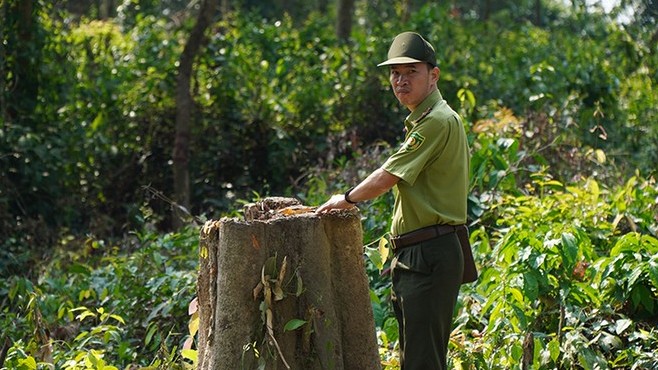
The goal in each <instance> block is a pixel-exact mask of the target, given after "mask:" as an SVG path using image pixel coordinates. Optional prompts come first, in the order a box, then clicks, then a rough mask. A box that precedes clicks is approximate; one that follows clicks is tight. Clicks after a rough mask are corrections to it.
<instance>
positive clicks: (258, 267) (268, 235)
mask: <svg viewBox="0 0 658 370" xmlns="http://www.w3.org/2000/svg"><path fill="white" fill-rule="evenodd" d="M244 213H245V220H239V219H235V218H232V219H229V218H223V219H221V220H219V221H209V222H207V223H206V225H205V226H204V227H203V230H202V231H201V241H200V250H199V252H200V270H199V278H198V286H197V289H198V301H199V332H198V333H199V342H198V344H199V351H198V356H199V357H198V361H199V362H198V364H199V367H198V368H199V369H201V370H211V369H212V370H215V369H222V370H224V369H225V370H236V369H257V368H259V365H262V364H263V363H264V364H265V367H264V368H265V369H286V368H289V369H293V370H315V369H318V370H319V369H322V370H325V369H337V370H339V369H346V370H370V369H379V368H380V367H381V366H380V361H379V355H378V346H377V340H376V334H375V325H374V319H373V314H372V307H371V304H370V298H369V297H370V296H369V290H368V281H367V278H366V275H365V269H364V262H363V246H362V229H361V221H360V217H359V213H358V211H357V210H351V211H340V212H332V213H330V214H324V215H317V214H315V213H314V212H312V210H311V209H310V208H309V207H304V206H302V205H300V204H299V201H297V200H295V199H291V198H267V199H265V200H264V201H262V202H259V203H256V204H251V205H247V206H245V210H244ZM268 310H269V311H268ZM298 320H299V321H298ZM286 325H288V328H287V330H284V328H285V327H286Z"/></svg>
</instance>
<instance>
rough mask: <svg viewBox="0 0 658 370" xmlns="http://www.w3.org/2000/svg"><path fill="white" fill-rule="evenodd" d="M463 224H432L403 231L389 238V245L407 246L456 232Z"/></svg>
mask: <svg viewBox="0 0 658 370" xmlns="http://www.w3.org/2000/svg"><path fill="white" fill-rule="evenodd" d="M462 227H464V225H463V224H462V225H432V226H427V227H423V228H420V229H418V230H414V231H410V232H408V233H404V234H402V235H400V236H396V237H392V238H391V245H392V246H393V250H397V249H400V248H404V247H408V246H410V245H414V244H418V243H421V242H424V241H426V240H430V239H434V238H438V237H439V236H441V235H446V234H450V233H454V232H456V231H457V230H458V229H459V228H462Z"/></svg>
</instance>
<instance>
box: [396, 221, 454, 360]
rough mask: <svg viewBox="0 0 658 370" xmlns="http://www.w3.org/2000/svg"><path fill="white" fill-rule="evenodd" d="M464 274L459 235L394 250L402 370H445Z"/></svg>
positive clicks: (442, 237) (441, 237)
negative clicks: (453, 320) (455, 310)
mask: <svg viewBox="0 0 658 370" xmlns="http://www.w3.org/2000/svg"><path fill="white" fill-rule="evenodd" d="M463 271H464V256H463V255H462V250H461V246H460V245H459V239H458V238H457V234H455V233H450V234H446V235H443V236H440V237H438V238H435V239H432V240H428V241H425V242H422V243H420V244H417V245H412V246H409V247H406V248H402V249H400V250H398V251H396V254H395V257H394V258H393V262H392V274H393V292H392V301H393V309H394V311H395V317H396V319H397V321H398V327H399V329H400V361H401V370H445V369H446V368H447V367H446V363H447V354H448V341H449V340H450V333H451V331H452V318H453V312H454V309H455V304H456V302H457V295H458V294H459V287H460V286H461V282H462V274H463Z"/></svg>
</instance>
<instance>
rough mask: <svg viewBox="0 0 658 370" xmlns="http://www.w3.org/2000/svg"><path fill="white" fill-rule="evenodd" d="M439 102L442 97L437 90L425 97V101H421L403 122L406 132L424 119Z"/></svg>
mask: <svg viewBox="0 0 658 370" xmlns="http://www.w3.org/2000/svg"><path fill="white" fill-rule="evenodd" d="M441 100H443V96H441V92H440V91H439V89H438V88H437V89H436V90H434V91H433V92H432V93H431V94H429V95H427V97H426V98H425V100H423V102H422V103H420V104H419V105H418V106H417V107H416V109H414V110H413V111H412V112H411V113H410V114H409V115H408V116H407V118H406V119H405V120H404V126H405V128H406V130H407V131H410V130H411V129H412V128H413V127H414V126H415V125H416V123H417V122H418V121H420V120H421V119H423V118H425V116H426V115H427V114H428V113H429V112H430V111H431V110H432V107H434V106H435V105H436V103H438V102H440V101H441Z"/></svg>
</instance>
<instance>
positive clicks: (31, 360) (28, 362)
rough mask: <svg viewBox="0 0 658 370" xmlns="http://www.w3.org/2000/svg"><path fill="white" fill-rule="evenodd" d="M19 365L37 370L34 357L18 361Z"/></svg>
mask: <svg viewBox="0 0 658 370" xmlns="http://www.w3.org/2000/svg"><path fill="white" fill-rule="evenodd" d="M18 363H19V364H20V365H25V366H27V368H28V369H30V370H36V368H37V362H36V360H35V359H34V357H32V356H28V357H27V358H24V359H20V360H19V361H18Z"/></svg>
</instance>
